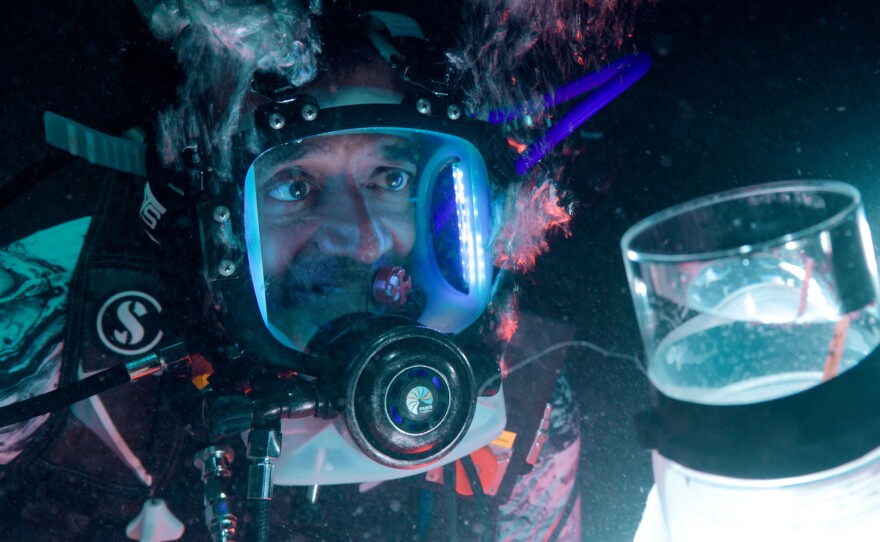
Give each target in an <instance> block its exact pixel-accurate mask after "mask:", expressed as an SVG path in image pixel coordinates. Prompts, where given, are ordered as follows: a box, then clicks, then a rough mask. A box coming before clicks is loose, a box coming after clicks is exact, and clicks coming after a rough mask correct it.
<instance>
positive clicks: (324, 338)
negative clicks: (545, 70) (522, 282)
mask: <svg viewBox="0 0 880 542" xmlns="http://www.w3.org/2000/svg"><path fill="white" fill-rule="evenodd" d="M432 111H437V112H438V114H436V115H435V114H432ZM254 123H255V125H254V127H253V128H252V129H250V130H249V131H247V132H244V133H243V134H242V135H241V136H239V137H238V138H237V140H236V143H237V144H236V146H237V148H238V150H239V151H241V152H240V153H239V155H238V159H239V162H238V163H239V165H240V169H241V170H242V171H244V184H243V190H242V194H243V195H242V198H243V209H244V212H243V226H244V237H245V242H246V247H247V262H248V267H249V274H250V282H251V283H252V295H253V297H254V299H255V302H256V306H257V307H258V309H259V315H260V318H261V320H262V322H261V323H262V326H263V327H264V328H265V330H267V331H268V334H263V335H262V336H263V337H264V338H269V337H271V339H269V340H271V342H274V343H275V345H276V346H281V347H283V349H284V350H287V351H288V352H290V359H299V360H306V363H305V365H304V366H308V365H310V364H311V365H314V363H316V360H319V361H317V363H318V364H319V365H320V364H326V365H327V366H328V367H327V370H326V371H323V370H320V371H317V372H318V373H320V374H319V376H318V378H319V379H322V378H323V379H325V380H328V381H334V380H336V381H338V382H331V383H330V384H331V385H334V384H337V385H338V390H339V391H338V396H337V399H336V403H337V404H338V405H340V406H339V408H338V410H339V411H340V412H341V413H342V414H343V416H342V417H341V418H342V419H339V418H336V419H331V420H319V419H308V418H302V419H296V420H284V422H283V424H282V433H284V435H285V436H284V445H283V447H282V451H281V458H280V459H279V461H278V463H277V466H278V468H277V470H276V475H275V482H276V483H279V484H283V485H301V484H327V483H350V482H365V481H374V480H384V479H390V478H396V477H401V476H407V475H410V474H412V473H413V469H416V470H419V469H420V470H427V469H428V468H429V466H436V461H437V460H438V459H440V458H441V457H443V458H444V460H445V461H451V460H453V459H456V458H458V457H461V456H463V455H466V454H468V453H471V452H473V451H475V450H476V449H477V448H479V447H481V446H483V445H485V444H487V443H488V442H490V441H491V440H492V439H494V438H495V437H497V436H498V434H499V433H500V432H501V430H502V429H503V428H504V424H505V413H504V401H503V395H502V394H501V393H494V392H496V391H498V389H499V383H498V382H497V378H498V368H497V364H496V362H495V360H494V359H493V358H491V357H488V356H476V357H474V356H468V355H467V354H466V353H465V351H464V350H463V349H462V348H461V346H460V345H459V344H457V342H456V340H455V339H454V338H453V337H452V336H454V335H457V334H460V333H462V332H464V331H465V330H467V329H468V328H469V326H471V325H472V324H474V322H475V321H477V319H478V318H479V317H480V316H481V314H482V313H483V311H484V310H485V309H486V306H487V305H488V302H489V299H490V296H491V286H492V272H493V266H492V259H491V252H490V250H489V243H490V230H491V200H490V197H491V196H490V190H489V179H488V171H487V167H486V163H485V161H484V159H483V157H482V154H481V153H480V150H479V149H478V148H477V145H479V144H480V141H481V139H480V138H481V134H480V132H479V130H480V128H479V126H480V125H481V124H482V123H479V122H476V121H470V120H468V119H465V118H463V116H462V115H461V108H460V106H456V105H455V104H448V103H442V102H440V101H439V100H436V99H435V100H434V103H431V102H430V101H427V99H426V98H424V97H423V98H418V99H417V98H412V99H410V100H404V103H402V104H386V103H380V104H365V105H355V106H342V107H333V108H327V109H323V110H322V109H319V108H318V107H317V102H316V101H315V100H314V99H312V98H311V97H309V96H303V95H300V96H297V97H296V98H294V99H292V100H289V101H286V102H272V103H269V104H268V105H265V106H263V107H261V108H260V109H258V110H257V111H256V113H255V115H254ZM247 290H250V289H249V288H248V289H247ZM262 342H263V343H264V344H263V346H265V343H266V342H267V341H266V340H264V341H262ZM244 346H245V347H246V348H248V347H250V346H251V345H244ZM257 348H259V347H257ZM272 350H273V351H275V352H277V351H278V350H277V349H275V348H273V349H272ZM269 361H272V360H269ZM306 372H307V373H309V372H311V371H306ZM487 380H494V382H491V385H488V384H487ZM325 387H326V386H325ZM488 388H491V390H492V392H493V393H492V394H490V393H484V392H485V391H486V390H487V389H488ZM401 469H403V470H401Z"/></svg>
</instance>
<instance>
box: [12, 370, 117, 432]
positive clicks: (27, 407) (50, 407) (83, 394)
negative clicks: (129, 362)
mask: <svg viewBox="0 0 880 542" xmlns="http://www.w3.org/2000/svg"><path fill="white" fill-rule="evenodd" d="M129 381H131V377H130V376H129V374H128V369H126V367H125V364H120V365H117V366H115V367H111V368H110V369H107V370H105V371H101V372H100V373H98V374H94V375H92V376H90V377H88V378H84V379H82V380H79V381H77V382H74V383H72V384H70V385H68V386H64V387H62V388H58V389H57V390H53V391H50V392H48V393H44V394H42V395H37V396H36V397H31V398H30V399H25V400H24V401H19V402H17V403H13V404H11V405H6V406H4V407H0V427H6V426H7V425H12V424H14V423H19V422H23V421H25V420H29V419H31V418H34V417H37V416H40V415H42V414H46V413H48V412H53V411H55V410H59V409H62V408H64V407H68V406H70V405H72V404H74V403H77V402H79V401H82V400H83V399H87V398H89V397H91V396H92V395H96V394H98V393H101V392H102V391H104V390H108V389H110V388H113V387H115V386H118V385H120V384H125V383H126V382H129Z"/></svg>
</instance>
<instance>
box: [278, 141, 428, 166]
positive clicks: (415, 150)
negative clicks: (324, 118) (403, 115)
mask: <svg viewBox="0 0 880 542" xmlns="http://www.w3.org/2000/svg"><path fill="white" fill-rule="evenodd" d="M419 154H420V153H419V146H418V144H417V143H416V142H415V141H413V140H411V139H408V138H406V137H400V136H397V135H390V134H339V135H324V136H316V137H310V138H307V139H303V140H301V141H294V142H291V143H287V144H285V145H282V146H280V147H277V148H276V149H274V150H272V151H270V152H269V153H267V155H266V156H265V157H264V160H261V161H262V162H264V163H273V164H277V163H279V162H292V161H297V160H306V159H321V158H328V159H334V160H340V161H342V162H344V161H346V159H348V158H352V157H354V156H359V157H363V156H369V157H373V158H376V159H377V160H385V161H390V162H409V163H413V164H415V163H417V162H418V161H419Z"/></svg>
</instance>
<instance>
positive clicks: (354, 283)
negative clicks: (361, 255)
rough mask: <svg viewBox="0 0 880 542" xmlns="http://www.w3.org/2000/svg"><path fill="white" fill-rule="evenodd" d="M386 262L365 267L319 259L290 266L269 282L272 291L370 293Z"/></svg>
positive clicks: (340, 260) (335, 258)
mask: <svg viewBox="0 0 880 542" xmlns="http://www.w3.org/2000/svg"><path fill="white" fill-rule="evenodd" d="M388 263H389V259H388V258H380V259H378V260H376V261H375V262H371V263H369V264H364V263H361V262H358V261H355V260H352V259H350V258H340V257H332V256H330V257H321V258H318V259H310V260H309V262H308V263H307V264H305V263H303V264H300V263H297V262H296V261H294V262H292V263H291V264H290V265H288V266H287V270H286V271H285V273H283V274H282V275H281V276H279V277H275V278H274V279H272V280H271V283H273V284H274V286H275V287H283V288H284V289H289V290H290V291H306V292H326V291H330V290H333V291H339V290H349V289H355V290H360V289H362V288H367V289H369V288H370V287H371V286H372V284H373V280H374V278H375V276H376V274H377V273H378V271H379V269H381V268H382V267H385V266H386V265H388Z"/></svg>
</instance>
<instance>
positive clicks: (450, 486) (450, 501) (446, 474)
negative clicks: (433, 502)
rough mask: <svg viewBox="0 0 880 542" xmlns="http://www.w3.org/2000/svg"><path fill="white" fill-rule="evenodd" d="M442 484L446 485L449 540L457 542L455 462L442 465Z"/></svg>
mask: <svg viewBox="0 0 880 542" xmlns="http://www.w3.org/2000/svg"><path fill="white" fill-rule="evenodd" d="M443 485H444V486H446V487H445V489H446V518H447V520H446V521H447V525H446V528H447V530H448V534H449V538H448V539H447V540H449V542H458V497H457V496H456V493H455V463H454V462H453V463H447V464H445V465H443Z"/></svg>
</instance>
